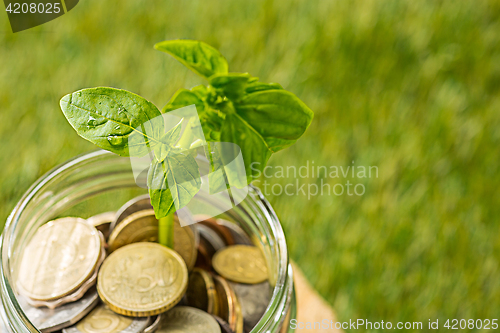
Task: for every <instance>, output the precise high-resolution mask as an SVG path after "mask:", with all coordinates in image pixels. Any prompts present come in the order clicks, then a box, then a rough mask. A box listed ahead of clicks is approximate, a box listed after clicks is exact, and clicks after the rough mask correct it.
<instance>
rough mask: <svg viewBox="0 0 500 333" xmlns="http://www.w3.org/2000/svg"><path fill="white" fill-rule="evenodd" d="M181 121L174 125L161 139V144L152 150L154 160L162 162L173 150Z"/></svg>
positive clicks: (179, 134) (177, 139)
mask: <svg viewBox="0 0 500 333" xmlns="http://www.w3.org/2000/svg"><path fill="white" fill-rule="evenodd" d="M182 120H183V119H181V121H180V122H179V123H178V124H177V125H175V126H174V127H173V128H172V129H171V130H170V131H168V132H167V133H165V134H164V135H163V136H162V137H161V143H160V144H158V145H156V146H155V148H154V153H155V158H156V159H157V160H158V161H159V162H162V161H164V160H165V158H166V157H167V155H168V154H169V153H170V152H171V151H172V149H174V147H175V144H176V143H177V141H179V138H180V136H181V130H182Z"/></svg>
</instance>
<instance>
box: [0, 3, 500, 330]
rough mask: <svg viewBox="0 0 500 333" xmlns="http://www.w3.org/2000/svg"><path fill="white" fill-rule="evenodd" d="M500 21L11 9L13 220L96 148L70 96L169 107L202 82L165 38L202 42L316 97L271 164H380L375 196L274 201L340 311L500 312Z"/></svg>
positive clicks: (1, 79)
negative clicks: (26, 20)
mask: <svg viewBox="0 0 500 333" xmlns="http://www.w3.org/2000/svg"><path fill="white" fill-rule="evenodd" d="M499 18H500V3H499V2H498V1H482V0H481V1H388V0H387V1H385V0H384V1H375V0H365V1H310V0H275V1H272V0H254V1H222V0H220V1H219V0H211V1H201V0H191V1H145V0H143V1H140V0H130V1H98V0H82V1H80V3H79V4H78V6H77V7H75V9H73V10H72V11H71V12H69V13H68V14H67V15H64V16H62V17H61V18H59V19H57V20H55V21H53V22H50V23H47V24H45V25H43V26H40V27H37V28H34V29H30V30H27V31H24V32H20V33H17V34H12V33H11V31H10V27H9V25H8V22H7V15H6V14H5V13H0V61H1V63H0V170H1V171H0V189H1V190H0V220H1V221H2V223H3V221H5V219H6V217H7V215H8V213H9V211H10V210H11V209H12V208H13V206H14V204H15V202H16V201H17V200H18V199H19V198H20V197H21V195H22V193H23V192H24V191H25V190H26V189H27V188H28V187H29V185H30V184H31V183H32V182H33V181H34V180H36V179H37V178H38V177H40V176H41V175H42V174H43V173H45V172H46V171H47V170H49V169H50V168H52V167H53V166H55V165H57V164H59V163H62V162H64V161H65V160H67V159H68V158H70V157H72V156H74V155H76V154H81V153H84V152H87V151H89V150H92V149H94V147H93V145H92V144H90V143H88V142H86V141H85V140H83V139H80V138H79V137H78V136H77V135H76V133H75V132H74V131H73V129H72V128H71V127H70V126H69V124H68V123H67V121H66V120H65V118H64V117H63V115H62V113H61V111H60V110H59V105H58V101H59V99H60V98H61V96H63V95H65V94H67V93H69V92H72V91H74V90H77V89H80V88H84V87H91V86H114V87H119V88H123V89H127V90H130V91H133V92H135V93H138V94H140V95H142V96H144V97H146V98H147V99H149V100H151V101H153V102H154V103H155V104H156V105H157V106H163V105H164V104H165V103H166V102H167V101H168V100H169V98H170V96H171V95H172V94H173V93H174V92H175V91H176V90H177V89H178V88H181V87H192V86H194V85H197V84H199V83H201V81H200V79H199V78H198V77H197V76H196V75H194V74H192V73H191V72H189V71H188V70H186V69H185V68H184V67H183V66H182V65H180V64H179V63H177V62H176V61H175V60H173V59H172V58H170V57H168V56H166V55H165V54H162V53H161V52H158V51H155V50H154V49H153V44H155V43H156V42H158V41H162V40H165V39H173V38H192V39H200V40H203V41H206V42H208V43H210V44H212V45H213V46H215V47H217V48H219V49H220V50H221V52H222V53H223V54H224V55H225V56H226V57H227V59H228V61H229V64H230V70H232V71H248V72H250V73H251V74H253V75H255V76H259V77H260V78H261V79H262V80H263V81H273V82H279V83H281V84H282V85H283V86H284V87H285V88H286V89H288V90H290V91H292V92H294V93H295V94H297V95H298V96H299V97H300V98H301V99H302V100H304V101H305V102H306V103H307V104H308V105H309V107H310V108H311V109H313V110H314V112H315V118H314V121H313V123H312V125H311V127H310V128H309V130H308V131H307V133H306V134H305V135H304V137H303V138H302V139H301V140H300V141H299V142H298V143H297V144H296V145H295V146H293V147H291V148H289V149H288V150H285V151H282V152H280V153H278V154H276V155H274V156H273V157H272V160H271V164H272V165H275V166H277V165H282V166H292V165H295V166H300V165H303V164H305V163H306V161H308V160H309V161H314V162H315V165H326V166H331V165H337V166H344V167H347V166H349V165H352V161H354V164H355V165H366V166H369V165H373V166H377V167H378V169H379V176H378V178H375V177H372V178H370V179H352V181H354V182H358V183H363V184H364V185H365V187H366V193H365V194H364V195H363V196H348V195H342V196H334V195H330V196H328V195H323V196H315V197H312V198H310V200H308V198H307V197H305V196H303V195H297V196H286V195H282V196H274V195H270V196H269V199H270V201H271V202H272V204H273V206H274V208H275V209H276V211H277V213H278V215H279V216H280V218H281V220H282V223H283V226H284V229H285V231H286V233H287V236H288V242H289V247H290V250H291V255H292V258H293V259H294V260H296V261H297V262H298V263H299V265H300V266H301V267H302V268H303V270H304V271H305V274H306V275H307V277H308V278H309V279H310V280H311V281H312V283H313V284H314V285H315V286H316V288H317V289H318V291H319V292H320V293H321V294H322V295H324V297H325V298H326V299H327V300H328V301H329V302H330V303H331V304H333V305H334V307H335V310H336V311H337V313H338V316H339V318H340V319H341V320H349V319H357V318H365V319H368V320H371V321H380V320H384V321H392V322H396V321H423V322H424V325H425V324H426V323H427V320H428V319H433V320H434V319H440V321H444V320H445V319H447V318H465V319H469V318H473V319H478V318H479V319H485V318H495V317H498V315H499V314H500V274H499V273H500V269H499V257H500V255H499V254H500V242H499V237H500V236H499V229H500V225H499V216H500V193H499V191H498V186H499V184H500V182H499V180H500V175H499V168H498V166H499V163H498V159H499V153H500V149H499V143H500V130H499V125H500V89H499V88H500V21H499ZM322 176H324V175H322ZM268 181H269V182H271V183H272V184H276V183H279V184H283V185H284V184H287V183H288V182H294V181H295V180H294V179H291V178H290V179H287V178H275V179H271V180H268ZM323 181H326V182H328V183H329V184H331V185H333V184H336V183H339V182H340V183H345V181H346V180H345V179H331V178H324V179H323ZM300 182H301V183H304V184H309V183H321V177H319V178H318V177H309V178H307V179H301V180H300Z"/></svg>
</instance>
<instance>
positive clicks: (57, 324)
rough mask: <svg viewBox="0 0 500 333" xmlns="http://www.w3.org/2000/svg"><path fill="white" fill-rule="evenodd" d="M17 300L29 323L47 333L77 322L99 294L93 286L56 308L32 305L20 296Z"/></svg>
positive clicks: (92, 305) (94, 303)
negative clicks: (81, 295)
mask: <svg viewBox="0 0 500 333" xmlns="http://www.w3.org/2000/svg"><path fill="white" fill-rule="evenodd" d="M18 300H19V305H21V307H22V308H23V311H24V313H25V314H26V316H27V317H28V318H29V320H30V321H31V323H32V324H33V325H35V327H36V328H38V329H39V330H40V331H41V332H42V333H47V332H55V331H58V330H60V329H62V328H65V327H68V326H71V325H73V324H75V323H76V322H78V321H79V320H80V319H82V318H83V317H85V316H86V315H87V314H88V313H89V312H90V311H91V310H92V309H93V308H94V307H95V306H96V305H97V304H98V303H99V296H98V295H97V290H96V289H95V287H94V288H92V289H90V290H89V291H87V293H86V294H85V295H84V296H83V297H82V298H80V299H79V300H78V301H76V302H72V303H67V304H64V305H62V306H60V307H58V308H56V309H48V308H45V307H43V308H37V307H33V306H31V305H29V304H28V302H27V301H26V299H24V298H23V297H22V296H21V297H19V298H18Z"/></svg>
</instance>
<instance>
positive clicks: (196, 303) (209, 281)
mask: <svg viewBox="0 0 500 333" xmlns="http://www.w3.org/2000/svg"><path fill="white" fill-rule="evenodd" d="M216 296H217V294H216V291H215V285H214V280H213V278H212V276H211V275H210V274H209V273H207V272H206V271H204V270H202V269H199V268H195V269H194V270H193V271H192V272H191V274H190V275H189V284H188V289H187V292H186V301H187V303H188V305H189V306H192V307H195V308H198V309H200V310H203V311H205V312H208V313H210V314H214V313H217V312H218V302H217V300H216Z"/></svg>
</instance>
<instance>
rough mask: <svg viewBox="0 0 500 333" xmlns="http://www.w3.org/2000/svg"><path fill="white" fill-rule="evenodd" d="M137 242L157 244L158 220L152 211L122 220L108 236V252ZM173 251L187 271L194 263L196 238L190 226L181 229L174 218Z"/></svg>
mask: <svg viewBox="0 0 500 333" xmlns="http://www.w3.org/2000/svg"><path fill="white" fill-rule="evenodd" d="M137 242H158V220H157V219H156V217H155V213H154V211H153V210H152V209H146V210H142V211H139V212H136V213H133V214H131V215H130V216H128V217H126V218H125V219H123V220H122V221H121V222H120V223H119V224H118V225H117V226H116V228H115V229H113V231H112V232H111V235H110V236H109V241H108V243H109V251H110V252H111V251H115V250H116V249H118V248H120V247H122V246H124V245H127V244H132V243H137ZM174 250H175V251H177V252H178V253H179V254H180V255H181V257H182V258H183V259H184V261H185V262H186V265H187V267H188V269H189V270H191V269H193V267H194V264H195V262H196V255H197V251H196V238H195V233H194V232H193V230H192V229H191V227H190V226H186V227H181V225H180V223H179V219H178V218H177V216H175V217H174Z"/></svg>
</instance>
